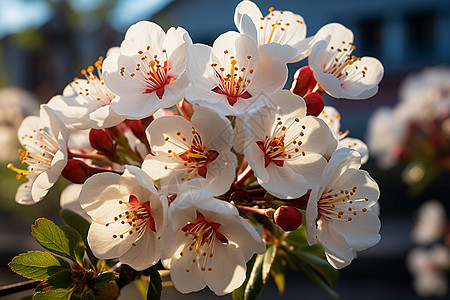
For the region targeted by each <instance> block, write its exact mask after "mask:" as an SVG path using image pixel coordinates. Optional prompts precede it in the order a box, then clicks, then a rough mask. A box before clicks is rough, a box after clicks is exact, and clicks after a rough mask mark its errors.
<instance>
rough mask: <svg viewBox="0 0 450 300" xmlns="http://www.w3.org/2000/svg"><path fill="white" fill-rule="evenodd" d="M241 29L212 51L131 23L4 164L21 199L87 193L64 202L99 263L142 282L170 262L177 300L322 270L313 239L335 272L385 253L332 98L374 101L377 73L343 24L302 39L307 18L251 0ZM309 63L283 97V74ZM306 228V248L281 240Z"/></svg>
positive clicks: (353, 142) (242, 10) (184, 35)
mask: <svg viewBox="0 0 450 300" xmlns="http://www.w3.org/2000/svg"><path fill="white" fill-rule="evenodd" d="M234 21H235V24H236V27H237V29H238V31H229V32H226V33H224V34H221V35H220V36H219V37H217V39H216V40H215V41H214V43H213V45H212V46H208V45H203V44H195V43H192V40H191V38H190V36H189V34H188V32H187V31H186V30H184V29H183V28H180V27H178V28H170V29H169V30H168V31H167V32H164V31H163V30H162V29H161V28H160V27H159V26H158V25H157V24H155V23H152V22H147V21H142V22H139V23H137V24H135V25H132V26H131V27H130V28H129V29H128V31H127V33H126V35H125V39H124V40H123V42H122V44H121V45H120V47H118V48H113V49H111V50H109V51H108V53H107V55H106V58H103V57H101V58H100V59H99V60H98V61H97V62H96V63H95V65H94V66H90V67H88V68H87V69H86V70H82V71H81V73H82V75H83V76H84V77H83V78H75V79H74V80H73V82H71V83H70V84H69V85H68V86H67V87H66V88H65V89H64V91H63V93H62V95H57V96H55V97H53V98H52V99H51V100H50V101H49V102H48V104H46V105H42V106H41V111H40V116H39V117H37V116H33V117H28V118H26V119H25V120H24V121H23V123H22V125H21V126H20V128H19V131H18V132H19V133H18V136H19V141H20V142H21V144H22V146H23V148H24V149H22V150H20V154H21V156H20V160H21V163H22V164H24V166H25V169H20V168H17V167H15V166H13V165H12V164H10V165H9V166H8V167H9V168H10V169H11V170H14V171H16V172H17V178H18V179H19V180H24V183H23V184H22V185H21V186H20V188H19V190H18V192H17V195H16V200H17V201H18V202H19V203H21V204H25V205H28V204H33V203H36V202H38V201H41V200H42V199H43V198H44V197H45V195H46V194H47V191H48V190H49V189H50V188H51V187H52V185H53V184H54V183H55V182H56V181H57V179H58V178H59V177H60V175H62V176H63V177H65V178H66V179H68V180H70V181H71V182H73V183H76V184H82V186H80V187H73V186H71V187H69V188H70V192H69V191H68V192H65V193H64V198H67V197H68V198H72V199H74V200H75V201H77V202H78V203H79V205H80V206H81V208H82V209H83V210H84V213H86V214H87V216H86V217H87V218H88V219H89V221H90V222H91V225H90V228H89V233H88V235H87V243H88V244H87V245H86V246H87V247H89V248H90V249H91V250H92V254H93V255H94V256H95V257H96V258H98V259H116V258H118V260H119V261H120V262H121V263H122V264H127V265H129V266H131V267H132V268H134V269H135V270H137V271H141V270H146V269H148V268H149V267H152V266H153V265H155V264H156V263H157V262H158V261H161V263H162V266H164V268H166V269H167V270H170V277H171V280H172V282H173V284H174V286H175V288H176V289H177V290H178V291H180V292H182V293H188V292H192V291H198V290H201V289H203V288H204V287H205V286H208V287H209V288H210V289H211V290H212V291H213V292H215V293H216V294H217V295H223V294H227V293H230V292H233V291H234V290H236V289H238V288H239V287H240V286H242V285H245V284H248V282H247V281H246V277H247V279H248V276H249V272H247V265H248V262H249V260H250V259H252V257H253V258H255V257H257V256H255V254H259V255H265V254H264V253H266V254H267V253H269V252H270V253H273V256H272V258H271V262H275V263H276V264H278V265H279V266H286V263H287V264H289V265H290V266H295V265H298V266H300V267H301V268H302V269H304V270H311V269H310V266H309V265H311V266H313V267H314V268H316V269H315V270H316V271H318V272H321V271H322V270H323V268H319V267H317V264H318V263H319V261H318V260H317V259H319V258H320V256H321V255H323V253H322V254H321V250H319V251H318V252H317V251H316V252H314V251H315V250H314V251H313V250H311V249H316V248H314V247H315V246H317V243H320V245H321V246H322V247H323V250H324V254H325V257H326V259H327V260H328V262H329V263H330V264H331V266H333V267H334V268H337V269H340V268H343V267H345V266H348V265H349V264H350V263H351V261H352V260H353V258H355V255H356V251H361V250H364V249H367V248H369V247H371V246H373V245H375V244H376V243H378V241H379V240H380V235H379V230H380V221H379V219H378V216H377V213H376V211H375V210H374V207H376V204H377V201H378V198H379V189H378V185H377V184H376V182H375V181H374V180H373V179H372V178H371V177H370V175H369V174H368V173H367V172H366V171H363V170H360V167H361V163H364V162H366V161H367V158H368V149H367V146H366V145H365V144H364V142H362V141H360V140H358V139H353V138H350V137H348V131H346V132H342V131H340V114H339V113H338V112H337V110H336V109H335V108H333V107H331V106H325V103H324V101H323V99H322V96H323V95H324V94H325V93H328V94H329V95H331V96H333V97H336V98H346V99H355V100H357V99H366V98H369V97H371V96H373V95H375V94H376V92H377V90H378V84H379V82H380V80H381V78H382V76H383V66H382V65H381V63H380V62H379V61H378V60H377V59H375V58H372V57H362V58H359V57H356V56H353V55H352V51H353V50H354V49H355V45H354V44H353V33H352V32H351V31H350V30H349V29H347V28H346V27H344V26H343V25H341V24H337V23H332V24H328V25H325V26H324V27H322V28H321V29H320V30H319V31H318V32H317V33H316V34H315V35H313V36H311V37H306V25H305V21H304V19H303V18H302V17H301V16H300V15H297V14H295V13H292V12H289V11H279V10H274V9H273V8H271V9H269V13H268V14H267V15H266V16H264V15H263V14H262V13H261V11H260V10H259V8H258V7H257V6H256V5H255V4H254V3H253V2H251V1H242V2H241V3H240V4H239V5H238V6H237V7H236V10H235V15H234ZM305 58H308V62H309V65H307V66H305V67H303V68H301V69H299V70H298V71H297V73H296V75H295V78H294V79H295V80H294V83H293V86H292V89H291V91H290V90H286V89H283V87H284V85H285V84H286V81H287V79H288V68H287V63H293V62H298V61H300V60H302V59H305ZM303 215H304V216H303ZM302 222H303V224H305V226H304V230H306V238H305V239H303V240H302V239H300V238H298V239H297V240H296V239H295V238H293V237H294V236H295V235H289V233H287V232H286V233H285V232H284V231H288V232H289V231H293V230H295V229H297V228H298V227H299V226H300V225H301V224H302ZM69 225H70V224H69ZM266 249H267V250H266ZM269 249H270V251H269ZM274 249H276V250H274ZM307 249H309V250H307ZM308 251H309V252H308ZM293 253H294V254H295V256H296V259H299V258H300V260H301V261H300V262H298V263H296V262H293V263H292V261H291V260H290V259H289V257H290V255H292V254H293ZM311 253H315V254H314V255H312V254H311ZM271 255H272V254H271ZM264 257H265V256H264ZM257 261H258V258H256V260H252V262H253V263H254V264H252V266H253V269H250V271H251V272H256V271H255V268H256V267H255V265H256V264H257ZM305 262H307V264H306V266H305ZM324 262H325V261H324ZM275 263H274V264H275ZM320 263H321V262H320ZM308 264H309V265H308ZM325 264H326V262H325ZM249 268H250V267H249ZM305 268H306V269H305ZM263 269H264V268H263ZM268 270H269V271H271V272H275V273H272V274H278V273H279V272H278V273H277V271H276V267H275V266H272V264H269V269H268ZM269 271H267V270H265V273H267V274H268V272H269ZM305 272H306V271H305ZM327 274H329V273H327V272H325V273H322V274H321V275H322V276H324V277H325V278H326V279H327V280H328V279H329V280H330V281H329V282H334V279H330V278H331V277H329V276H328V275H327ZM330 274H331V273H330ZM264 276H266V275H264ZM311 276H312V278H313V280H316V281H317V280H321V279H320V278H318V277H314V276H317V275H314V274H313V275H311ZM330 285H333V284H332V283H330ZM78 292H80V291H78ZM328 293H329V294H333V291H328ZM237 294H238V293H237V292H236V295H237ZM236 297H237V296H236Z"/></svg>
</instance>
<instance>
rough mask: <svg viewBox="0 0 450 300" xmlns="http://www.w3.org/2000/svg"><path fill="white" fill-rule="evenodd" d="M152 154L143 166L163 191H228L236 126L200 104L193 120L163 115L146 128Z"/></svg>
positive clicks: (232, 165)
mask: <svg viewBox="0 0 450 300" xmlns="http://www.w3.org/2000/svg"><path fill="white" fill-rule="evenodd" d="M147 138H148V140H149V143H150V146H151V148H152V151H153V154H149V155H147V157H146V158H145V161H144V163H143V164H142V169H143V170H144V171H145V172H147V173H148V174H149V175H150V177H151V178H152V179H153V180H155V181H157V182H159V185H160V188H161V191H164V192H178V191H179V190H180V187H181V186H191V187H192V186H195V187H204V188H205V187H207V188H208V189H210V190H211V191H213V193H214V195H221V194H223V193H225V192H226V191H228V189H229V188H230V186H231V183H232V182H233V180H234V177H235V172H236V165H237V159H236V156H235V155H234V154H233V153H232V152H231V151H230V150H231V147H232V146H233V128H232V127H231V124H230V122H229V121H228V119H227V118H225V117H223V116H220V115H219V114H217V113H215V112H213V111H211V110H209V109H208V108H204V107H198V108H196V109H195V112H194V114H193V116H192V119H191V121H190V122H189V121H188V120H186V119H184V118H183V117H181V116H167V117H160V118H158V119H156V120H155V121H153V122H152V123H151V124H150V125H149V127H148V128H147Z"/></svg>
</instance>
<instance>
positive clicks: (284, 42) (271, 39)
mask: <svg viewBox="0 0 450 300" xmlns="http://www.w3.org/2000/svg"><path fill="white" fill-rule="evenodd" d="M234 23H235V24H236V27H237V28H238V30H239V32H241V33H245V34H247V35H249V36H250V37H251V38H253V39H254V40H255V41H256V43H257V44H258V47H259V50H260V51H263V52H265V53H268V54H270V55H272V56H273V57H276V58H277V59H280V60H282V61H285V62H297V61H299V60H302V59H303V58H305V57H306V56H307V52H308V50H309V46H310V45H309V43H308V42H309V41H310V40H311V39H312V38H309V39H305V37H306V24H305V21H304V20H303V18H302V16H299V15H297V14H294V13H292V12H290V11H281V10H274V9H273V7H271V8H270V9H269V14H268V15H267V16H265V17H263V15H262V13H261V11H260V10H259V8H258V6H257V5H256V4H255V3H253V2H251V1H242V2H241V3H239V4H238V5H237V6H236V10H235V13H234Z"/></svg>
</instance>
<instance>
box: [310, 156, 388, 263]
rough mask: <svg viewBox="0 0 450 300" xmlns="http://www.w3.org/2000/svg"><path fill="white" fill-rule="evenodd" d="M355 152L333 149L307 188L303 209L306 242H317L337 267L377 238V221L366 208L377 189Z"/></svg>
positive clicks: (329, 260)
mask: <svg viewBox="0 0 450 300" xmlns="http://www.w3.org/2000/svg"><path fill="white" fill-rule="evenodd" d="M360 166H361V158H360V155H359V153H358V152H356V151H354V150H351V149H346V148H342V149H339V150H336V152H335V153H334V154H333V156H332V157H331V159H330V161H329V163H328V164H327V166H326V167H325V169H324V170H323V173H322V180H321V183H320V184H319V185H317V186H316V187H314V188H313V189H312V191H311V194H310V197H309V201H308V205H307V208H306V234H307V239H308V243H309V244H310V245H312V244H313V243H316V242H320V243H321V244H322V246H323V248H324V250H325V254H326V257H327V260H328V262H329V263H330V264H331V265H332V266H333V267H335V268H337V269H340V268H343V267H345V266H348V265H349V264H350V263H351V261H352V260H353V258H355V251H361V250H364V249H367V248H369V247H372V246H373V245H375V244H376V243H378V242H379V241H380V235H379V233H378V232H379V231H380V226H381V225H380V220H379V219H378V217H377V215H376V214H375V213H374V212H373V211H372V210H371V209H370V208H371V207H372V206H373V205H375V203H376V202H377V201H378V197H379V194H380V192H379V189H378V185H377V184H376V182H375V181H374V180H373V179H372V178H371V177H370V176H369V174H368V173H367V172H366V171H363V170H359V167H360Z"/></svg>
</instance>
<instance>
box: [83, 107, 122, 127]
mask: <svg viewBox="0 0 450 300" xmlns="http://www.w3.org/2000/svg"><path fill="white" fill-rule="evenodd" d="M89 118H90V126H91V127H92V128H95V129H101V128H109V127H113V126H116V125H117V124H119V123H121V122H123V121H124V120H125V118H124V117H122V116H119V115H118V114H116V112H115V111H114V109H113V108H112V106H111V105H106V106H102V107H100V108H98V109H96V110H94V111H93V112H92V113H91V114H89Z"/></svg>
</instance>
